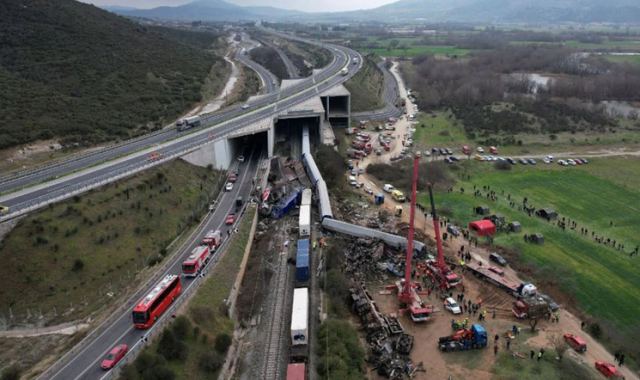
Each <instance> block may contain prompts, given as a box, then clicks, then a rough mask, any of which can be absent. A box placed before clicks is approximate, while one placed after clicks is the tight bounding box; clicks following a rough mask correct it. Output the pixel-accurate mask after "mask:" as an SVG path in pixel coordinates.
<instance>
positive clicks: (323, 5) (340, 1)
mask: <svg viewBox="0 0 640 380" xmlns="http://www.w3.org/2000/svg"><path fill="white" fill-rule="evenodd" d="M81 1H84V2H85V3H92V4H95V5H97V6H103V5H119V6H123V7H135V8H153V7H158V6H161V5H181V4H186V3H189V2H191V1H192V0H81ZM227 1H229V2H230V3H234V4H238V5H269V6H272V7H278V8H286V9H297V10H301V11H308V12H317V11H328V10H331V11H348V10H354V9H364V8H375V7H377V6H380V5H383V4H388V3H392V2H393V1H395V0H227Z"/></svg>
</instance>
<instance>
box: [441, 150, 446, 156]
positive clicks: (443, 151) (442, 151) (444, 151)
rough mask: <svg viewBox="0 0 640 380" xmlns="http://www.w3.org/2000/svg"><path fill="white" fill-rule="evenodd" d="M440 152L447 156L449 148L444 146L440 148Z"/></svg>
mask: <svg viewBox="0 0 640 380" xmlns="http://www.w3.org/2000/svg"><path fill="white" fill-rule="evenodd" d="M440 154H441V155H443V156H446V155H447V150H446V149H444V148H440Z"/></svg>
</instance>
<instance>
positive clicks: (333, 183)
mask: <svg viewBox="0 0 640 380" xmlns="http://www.w3.org/2000/svg"><path fill="white" fill-rule="evenodd" d="M315 162H316V164H317V165H318V169H319V170H320V173H322V178H323V179H324V181H325V182H326V183H327V187H328V188H329V190H339V189H341V188H342V187H343V186H344V183H345V181H344V176H343V174H344V172H345V170H347V166H346V165H345V163H344V160H343V159H342V157H341V156H340V154H339V153H338V152H336V151H335V150H333V148H331V147H329V146H327V145H324V144H323V145H320V147H319V148H318V151H317V152H316V154H315Z"/></svg>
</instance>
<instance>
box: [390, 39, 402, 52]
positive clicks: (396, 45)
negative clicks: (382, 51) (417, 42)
mask: <svg viewBox="0 0 640 380" xmlns="http://www.w3.org/2000/svg"><path fill="white" fill-rule="evenodd" d="M398 45H400V42H398V40H391V41H389V45H387V50H393V49H395V48H397V47H398Z"/></svg>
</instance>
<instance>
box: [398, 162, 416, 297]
mask: <svg viewBox="0 0 640 380" xmlns="http://www.w3.org/2000/svg"><path fill="white" fill-rule="evenodd" d="M419 164H420V155H419V154H416V155H415V156H414V157H413V177H412V179H411V200H410V202H409V234H408V236H407V258H406V263H405V269H404V285H403V287H402V294H401V295H400V299H401V300H402V301H405V302H407V303H410V302H411V301H413V298H414V297H413V289H412V286H413V283H412V281H411V269H412V268H411V261H412V260H413V238H414V235H415V218H416V197H417V194H418V165H419Z"/></svg>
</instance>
